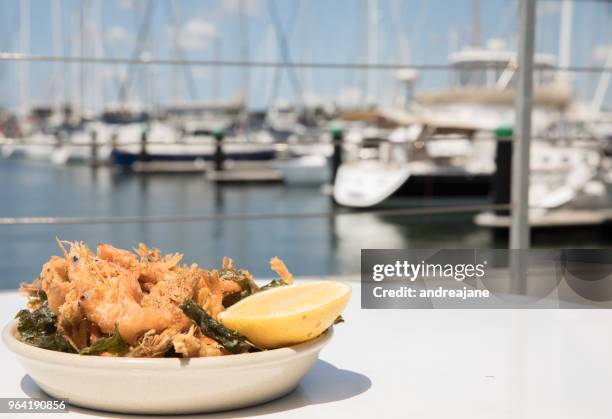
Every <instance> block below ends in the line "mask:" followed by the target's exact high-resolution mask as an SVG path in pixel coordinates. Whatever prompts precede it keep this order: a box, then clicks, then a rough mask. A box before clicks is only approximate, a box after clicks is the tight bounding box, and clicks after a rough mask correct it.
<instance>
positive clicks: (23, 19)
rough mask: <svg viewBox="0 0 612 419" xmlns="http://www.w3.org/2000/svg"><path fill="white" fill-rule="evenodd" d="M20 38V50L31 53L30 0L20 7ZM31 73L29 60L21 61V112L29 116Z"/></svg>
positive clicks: (24, 0) (26, 0)
mask: <svg viewBox="0 0 612 419" xmlns="http://www.w3.org/2000/svg"><path fill="white" fill-rule="evenodd" d="M19 12H20V13H19V15H20V16H19V40H20V44H21V45H20V48H19V49H20V50H21V52H22V53H24V54H28V53H30V0H22V1H21V3H20V7H19ZM29 74H30V64H29V62H28V61H27V60H23V61H21V62H20V63H19V96H20V98H19V99H20V102H21V113H22V115H24V116H27V115H28V113H29V107H30V106H29V105H30V104H29V99H30V97H29V96H30V91H29V89H28V87H29V83H30V80H29V78H30V77H29Z"/></svg>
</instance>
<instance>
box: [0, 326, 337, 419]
mask: <svg viewBox="0 0 612 419" xmlns="http://www.w3.org/2000/svg"><path fill="white" fill-rule="evenodd" d="M332 334H333V332H332V329H330V330H328V331H327V332H326V333H324V334H323V335H321V336H319V337H318V338H316V339H314V340H311V341H308V342H305V343H302V344H299V345H295V346H292V347H289V348H280V349H274V350H270V351H263V352H256V353H248V354H240V355H227V356H220V357H210V358H192V359H178V358H109V357H100V356H81V355H76V354H67V353H62V352H55V351H50V350H46V349H40V348H36V347H34V346H31V345H28V344H25V343H23V342H21V341H19V340H18V339H17V337H16V335H17V325H16V323H15V322H12V323H10V324H9V325H7V326H6V327H5V328H4V330H3V332H2V339H3V340H4V343H5V344H6V346H7V347H8V348H9V349H10V350H11V351H13V352H15V354H16V355H17V358H18V359H19V361H20V362H21V364H22V365H23V367H24V368H25V370H26V372H27V373H28V374H29V375H30V377H32V379H33V380H34V381H35V382H36V384H38V386H39V387H40V388H41V389H43V390H44V391H45V392H47V393H48V394H50V395H51V396H54V397H57V398H63V399H68V401H69V402H70V403H71V404H74V405H77V406H83V407H88V408H93V409H101V410H108V411H114V412H124V413H157V414H173V413H176V414H178V413H196V412H210V411H219V410H226V409H235V408H240V407H246V406H250V405H254V404H257V403H262V402H265V401H268V400H272V399H275V398H278V397H280V396H283V395H284V394H287V393H288V392H290V391H291V390H293V389H294V388H295V387H296V386H297V385H298V383H299V381H300V380H301V379H302V377H304V375H306V373H307V372H308V370H309V369H310V368H311V367H312V365H313V364H314V363H315V361H316V360H317V357H318V354H319V351H320V350H321V348H323V346H325V344H326V343H327V342H328V341H329V340H330V339H331V337H332Z"/></svg>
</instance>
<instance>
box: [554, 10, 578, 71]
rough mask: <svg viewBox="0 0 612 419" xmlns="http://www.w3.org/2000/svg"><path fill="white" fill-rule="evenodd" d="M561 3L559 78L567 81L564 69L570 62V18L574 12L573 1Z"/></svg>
mask: <svg viewBox="0 0 612 419" xmlns="http://www.w3.org/2000/svg"><path fill="white" fill-rule="evenodd" d="M562 1H563V3H562V4H561V26H560V33H559V67H560V70H559V73H558V75H557V77H558V78H559V79H560V80H565V81H568V80H569V79H570V75H569V72H567V71H564V70H563V69H564V68H567V67H569V66H570V64H571V54H572V19H573V14H574V2H573V1H572V0H562Z"/></svg>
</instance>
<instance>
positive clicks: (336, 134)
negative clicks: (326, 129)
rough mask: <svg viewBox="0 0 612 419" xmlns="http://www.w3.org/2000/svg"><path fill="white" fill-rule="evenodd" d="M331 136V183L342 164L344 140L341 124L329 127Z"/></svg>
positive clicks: (333, 181)
mask: <svg viewBox="0 0 612 419" xmlns="http://www.w3.org/2000/svg"><path fill="white" fill-rule="evenodd" d="M331 137H332V141H333V150H334V152H333V154H332V161H331V163H332V165H331V184H332V185H333V184H334V183H335V182H336V175H337V174H338V168H340V165H341V164H342V148H343V147H342V146H343V144H342V143H343V140H344V130H343V129H342V127H341V126H334V127H332V129H331Z"/></svg>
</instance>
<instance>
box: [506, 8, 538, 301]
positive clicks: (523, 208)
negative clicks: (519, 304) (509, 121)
mask: <svg viewBox="0 0 612 419" xmlns="http://www.w3.org/2000/svg"><path fill="white" fill-rule="evenodd" d="M518 25H519V28H518V33H519V44H518V83H517V92H516V104H515V106H516V110H515V128H514V141H513V144H512V188H511V189H512V191H511V193H512V209H511V224H510V249H511V252H512V254H511V255H510V269H511V277H512V279H513V284H514V287H513V291H514V292H515V293H517V294H526V292H527V256H528V255H527V252H526V250H527V249H529V241H530V240H529V235H530V231H529V167H530V166H529V151H530V150H529V144H530V139H531V112H532V107H533V55H534V34H535V0H520V1H519V13H518Z"/></svg>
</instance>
